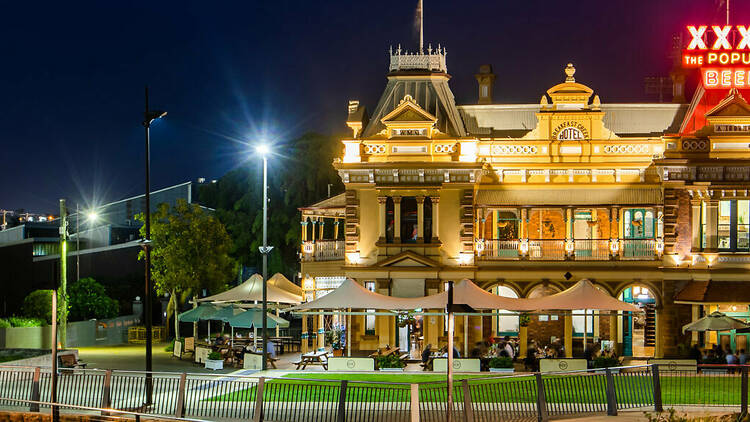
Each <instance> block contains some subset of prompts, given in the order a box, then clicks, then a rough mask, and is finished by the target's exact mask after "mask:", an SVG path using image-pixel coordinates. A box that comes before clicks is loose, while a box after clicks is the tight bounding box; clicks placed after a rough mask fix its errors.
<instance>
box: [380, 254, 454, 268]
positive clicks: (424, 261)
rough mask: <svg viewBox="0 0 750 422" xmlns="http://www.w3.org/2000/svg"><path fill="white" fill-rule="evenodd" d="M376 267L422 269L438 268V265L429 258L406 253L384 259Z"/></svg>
mask: <svg viewBox="0 0 750 422" xmlns="http://www.w3.org/2000/svg"><path fill="white" fill-rule="evenodd" d="M375 266H377V267H412V268H413V267H424V268H438V267H440V264H439V263H438V262H437V261H435V260H432V259H430V258H427V257H424V256H422V255H419V254H417V253H414V252H411V251H406V252H402V253H400V254H398V255H395V256H392V257H390V258H386V259H384V260H382V261H380V262H378V263H377V264H375Z"/></svg>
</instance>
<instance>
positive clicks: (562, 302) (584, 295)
mask: <svg viewBox="0 0 750 422" xmlns="http://www.w3.org/2000/svg"><path fill="white" fill-rule="evenodd" d="M528 300H529V303H528V305H529V306H531V307H532V309H534V310H545V311H552V310H555V311H572V310H577V309H594V310H598V311H623V312H642V311H641V309H640V308H639V307H637V306H634V305H631V304H629V303H625V302H623V301H621V300H618V299H616V298H614V297H612V296H610V295H609V294H607V293H605V292H603V291H601V290H599V289H598V288H597V287H596V286H594V285H593V284H592V283H591V282H590V281H589V280H587V279H585V278H584V279H583V280H581V281H579V282H578V283H576V284H575V285H573V286H572V287H571V288H569V289H567V290H563V291H562V292H560V293H555V294H553V295H549V296H544V297H539V298H535V299H528Z"/></svg>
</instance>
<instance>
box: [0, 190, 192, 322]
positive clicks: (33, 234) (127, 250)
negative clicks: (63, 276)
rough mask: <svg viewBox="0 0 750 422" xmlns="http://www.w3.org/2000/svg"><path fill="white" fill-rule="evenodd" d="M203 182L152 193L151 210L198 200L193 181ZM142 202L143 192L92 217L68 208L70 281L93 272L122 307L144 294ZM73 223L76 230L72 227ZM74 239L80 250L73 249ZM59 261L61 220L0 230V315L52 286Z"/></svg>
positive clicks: (17, 309)
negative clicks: (140, 258) (164, 204)
mask: <svg viewBox="0 0 750 422" xmlns="http://www.w3.org/2000/svg"><path fill="white" fill-rule="evenodd" d="M201 183H205V180H204V179H199V180H198V182H197V183H196V182H185V183H181V184H179V185H175V186H170V187H167V188H164V189H160V190H156V191H153V192H151V211H152V212H153V211H155V210H156V209H157V208H158V207H159V205H161V204H163V203H166V204H169V205H170V206H173V205H175V204H176V203H177V201H178V200H180V199H183V200H185V201H187V202H188V203H193V202H197V186H198V185H200V184H201ZM69 206H70V204H69ZM144 207H145V200H144V195H139V196H134V197H131V198H127V199H123V200H120V201H115V202H111V203H108V204H104V205H100V206H98V207H96V208H95V209H90V210H85V211H86V212H90V211H94V212H96V214H97V218H96V220H93V221H91V220H87V219H86V218H85V213H84V210H80V211H81V212H80V216H79V215H78V214H76V213H75V208H72V209H71V213H70V215H69V225H68V227H69V232H70V240H69V249H68V250H69V252H68V280H70V282H73V281H75V280H76V279H77V274H78V273H80V276H81V278H84V277H93V278H94V279H96V280H97V281H99V282H101V283H102V284H104V285H105V286H106V287H107V290H108V292H109V294H110V295H111V296H112V297H114V298H116V299H118V300H120V302H121V305H124V306H130V304H131V303H132V301H133V300H134V299H135V297H136V296H143V277H144V270H143V262H141V261H138V252H139V251H140V248H141V247H140V234H139V230H140V226H141V223H140V222H139V221H137V220H136V216H137V215H138V214H140V213H142V212H143V211H144ZM78 218H80V221H77V220H78ZM77 228H78V229H79V230H80V232H76V229H77ZM78 236H80V239H79V238H78ZM78 244H80V247H81V249H80V251H77V250H76V246H77V245H78ZM79 254H80V255H79ZM59 260H60V255H59V219H52V220H51V221H45V222H37V221H34V222H23V223H22V224H20V225H18V226H16V227H13V228H9V229H6V230H2V231H0V286H2V288H3V292H4V294H3V297H2V302H1V303H0V315H3V316H8V315H13V314H18V313H19V312H20V306H21V303H22V301H23V298H24V297H26V295H27V294H29V293H30V292H31V291H33V290H36V289H49V288H52V286H53V283H55V281H56V280H57V279H58V278H59V272H58V268H59ZM79 264H80V268H78V265H79Z"/></svg>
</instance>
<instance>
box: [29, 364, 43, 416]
mask: <svg viewBox="0 0 750 422" xmlns="http://www.w3.org/2000/svg"><path fill="white" fill-rule="evenodd" d="M41 372H42V370H41V368H39V367H38V366H37V367H36V368H34V381H33V384H31V400H33V401H37V402H38V401H41V400H40V399H41V395H40V390H39V378H40V377H41ZM38 411H39V403H31V405H29V412H38Z"/></svg>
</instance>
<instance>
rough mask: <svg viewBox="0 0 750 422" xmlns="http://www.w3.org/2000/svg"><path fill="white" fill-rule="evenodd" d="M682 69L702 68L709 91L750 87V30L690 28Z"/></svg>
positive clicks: (704, 84)
mask: <svg viewBox="0 0 750 422" xmlns="http://www.w3.org/2000/svg"><path fill="white" fill-rule="evenodd" d="M687 30H688V32H689V33H690V37H691V39H690V43H689V44H688V46H687V48H686V49H685V50H683V52H682V66H683V67H686V68H700V69H701V82H702V83H703V87H704V88H707V89H721V88H750V27H747V26H744V25H736V26H732V25H725V26H718V25H713V26H710V27H709V26H706V25H701V26H692V25H691V26H688V27H687Z"/></svg>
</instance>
